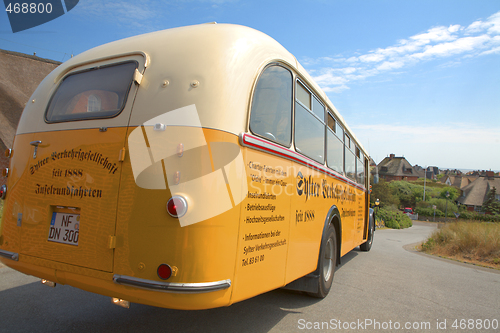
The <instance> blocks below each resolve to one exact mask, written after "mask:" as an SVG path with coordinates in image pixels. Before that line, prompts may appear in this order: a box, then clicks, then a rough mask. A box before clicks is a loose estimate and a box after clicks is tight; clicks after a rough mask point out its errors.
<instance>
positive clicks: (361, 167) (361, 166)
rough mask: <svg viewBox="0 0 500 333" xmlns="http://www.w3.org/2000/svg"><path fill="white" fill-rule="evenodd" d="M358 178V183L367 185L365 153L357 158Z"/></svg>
mask: <svg viewBox="0 0 500 333" xmlns="http://www.w3.org/2000/svg"><path fill="white" fill-rule="evenodd" d="M356 173H357V175H356V180H357V182H358V184H360V185H363V186H365V161H364V156H363V154H361V155H360V157H359V158H357V159H356Z"/></svg>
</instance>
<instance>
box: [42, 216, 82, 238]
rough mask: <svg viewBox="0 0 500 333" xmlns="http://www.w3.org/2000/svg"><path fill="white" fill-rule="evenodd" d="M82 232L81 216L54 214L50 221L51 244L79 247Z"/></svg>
mask: <svg viewBox="0 0 500 333" xmlns="http://www.w3.org/2000/svg"><path fill="white" fill-rule="evenodd" d="M79 230H80V215H79V214H68V213H56V212H54V213H52V220H51V221H50V230H49V238H48V240H49V241H50V242H57V243H63V244H69V245H75V246H78V239H79V236H80V234H79Z"/></svg>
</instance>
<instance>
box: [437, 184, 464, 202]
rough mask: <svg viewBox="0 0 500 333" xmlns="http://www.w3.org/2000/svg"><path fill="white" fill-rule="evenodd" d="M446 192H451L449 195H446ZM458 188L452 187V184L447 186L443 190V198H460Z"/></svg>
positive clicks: (452, 199)
mask: <svg viewBox="0 0 500 333" xmlns="http://www.w3.org/2000/svg"><path fill="white" fill-rule="evenodd" d="M446 192H448V194H449V197H446ZM458 194H459V193H458V190H457V189H456V188H454V187H451V186H448V187H445V188H443V190H442V191H441V195H440V196H441V198H443V199H448V200H450V201H451V202H453V201H455V200H457V198H458Z"/></svg>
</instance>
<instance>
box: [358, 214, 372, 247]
mask: <svg viewBox="0 0 500 333" xmlns="http://www.w3.org/2000/svg"><path fill="white" fill-rule="evenodd" d="M374 236H375V223H373V219H371V218H370V225H369V227H368V238H367V239H366V242H364V243H363V244H361V245H360V246H359V249H360V250H361V251H364V252H368V251H370V249H371V248H372V244H373V237H374Z"/></svg>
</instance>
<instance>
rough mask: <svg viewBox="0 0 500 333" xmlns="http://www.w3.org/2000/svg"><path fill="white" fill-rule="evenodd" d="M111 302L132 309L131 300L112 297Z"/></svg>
mask: <svg viewBox="0 0 500 333" xmlns="http://www.w3.org/2000/svg"><path fill="white" fill-rule="evenodd" d="M111 302H112V303H113V304H115V305H118V306H121V307H122V308H125V309H130V302H129V301H126V300H124V299H121V298H116V297H112V298H111Z"/></svg>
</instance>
